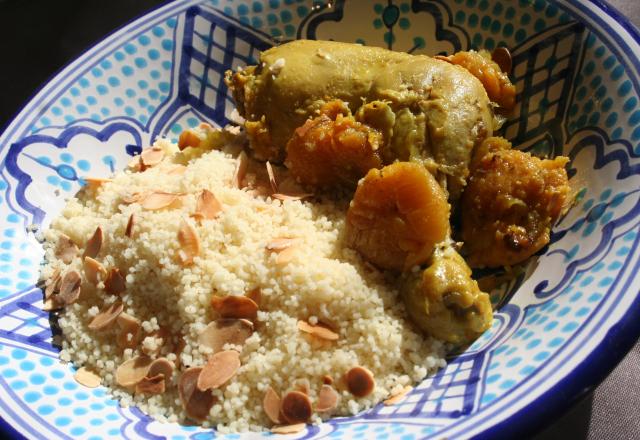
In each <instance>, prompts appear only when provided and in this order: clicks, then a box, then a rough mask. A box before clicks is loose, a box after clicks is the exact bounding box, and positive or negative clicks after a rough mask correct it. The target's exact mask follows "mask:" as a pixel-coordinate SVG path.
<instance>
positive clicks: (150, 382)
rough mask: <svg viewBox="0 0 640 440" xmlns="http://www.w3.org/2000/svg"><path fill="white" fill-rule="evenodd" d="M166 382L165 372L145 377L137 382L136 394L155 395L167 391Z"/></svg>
mask: <svg viewBox="0 0 640 440" xmlns="http://www.w3.org/2000/svg"><path fill="white" fill-rule="evenodd" d="M165 389H166V383H165V380H164V374H156V375H155V376H151V377H143V378H142V380H140V382H138V383H137V384H136V394H147V395H155V394H162V393H164V392H165Z"/></svg>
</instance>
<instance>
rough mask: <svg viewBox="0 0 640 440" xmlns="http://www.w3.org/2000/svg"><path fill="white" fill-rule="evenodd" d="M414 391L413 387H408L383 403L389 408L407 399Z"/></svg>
mask: <svg viewBox="0 0 640 440" xmlns="http://www.w3.org/2000/svg"><path fill="white" fill-rule="evenodd" d="M412 389H413V387H412V386H411V385H407V386H406V387H404V388H403V389H401V390H400V392H398V393H396V394H392V395H391V396H390V397H389V398H388V399H387V400H385V401H384V402H382V403H384V404H385V405H387V406H389V405H395V404H396V403H398V402H400V401H402V400H403V399H404V398H405V397H407V394H409V393H410V392H411V390H412Z"/></svg>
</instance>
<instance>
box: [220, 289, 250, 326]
mask: <svg viewBox="0 0 640 440" xmlns="http://www.w3.org/2000/svg"><path fill="white" fill-rule="evenodd" d="M211 306H212V307H213V310H215V311H216V312H218V313H219V314H220V317H222V318H237V319H248V320H250V321H254V320H255V319H256V316H257V315H258V305H257V304H256V303H255V302H254V301H253V300H252V299H250V298H247V297H246V296H234V295H229V296H223V297H220V296H214V297H212V298H211Z"/></svg>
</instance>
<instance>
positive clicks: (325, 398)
mask: <svg viewBox="0 0 640 440" xmlns="http://www.w3.org/2000/svg"><path fill="white" fill-rule="evenodd" d="M339 397H340V396H339V395H338V392H337V391H336V390H334V389H333V387H332V386H331V385H327V384H325V385H322V388H320V392H319V393H318V402H317V403H316V411H318V412H325V411H331V410H333V409H335V408H336V407H337V406H338V398H339Z"/></svg>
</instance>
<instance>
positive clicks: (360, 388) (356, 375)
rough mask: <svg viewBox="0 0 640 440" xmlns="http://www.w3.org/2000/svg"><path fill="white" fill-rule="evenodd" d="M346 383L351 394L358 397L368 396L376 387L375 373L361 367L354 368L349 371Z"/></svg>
mask: <svg viewBox="0 0 640 440" xmlns="http://www.w3.org/2000/svg"><path fill="white" fill-rule="evenodd" d="M345 382H346V383H347V389H348V390H349V392H350V393H351V394H353V395H354V396H356V397H365V396H368V395H369V394H371V393H372V392H373V389H374V388H375V386H376V382H375V380H374V379H373V373H371V371H369V370H367V369H366V368H364V367H360V366H356V367H353V368H352V369H350V370H349V371H347V374H346V376H345Z"/></svg>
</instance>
